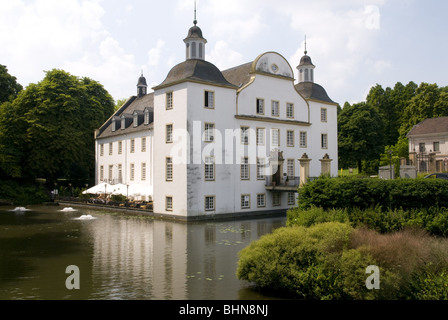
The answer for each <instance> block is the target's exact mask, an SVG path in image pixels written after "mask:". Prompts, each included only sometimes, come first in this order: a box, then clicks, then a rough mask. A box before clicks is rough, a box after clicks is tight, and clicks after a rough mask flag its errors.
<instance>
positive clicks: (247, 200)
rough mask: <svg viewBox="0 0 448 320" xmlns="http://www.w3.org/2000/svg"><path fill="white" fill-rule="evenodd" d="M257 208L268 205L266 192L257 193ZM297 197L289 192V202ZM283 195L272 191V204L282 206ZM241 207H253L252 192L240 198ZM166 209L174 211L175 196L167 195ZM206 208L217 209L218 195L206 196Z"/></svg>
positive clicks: (293, 201)
mask: <svg viewBox="0 0 448 320" xmlns="http://www.w3.org/2000/svg"><path fill="white" fill-rule="evenodd" d="M256 199H257V202H256V205H257V208H264V207H266V193H258V194H257V198H256ZM296 199H297V194H296V193H295V192H288V193H287V204H288V205H291V206H293V205H295V202H296ZM281 202H282V197H281V193H277V192H274V193H272V205H273V206H276V207H277V206H281V205H282V203H281ZM240 205H241V209H250V208H251V195H250V194H242V195H241V200H240ZM165 209H166V211H173V210H174V207H173V197H172V196H167V197H165ZM204 210H205V211H215V210H216V196H214V195H213V196H205V197H204Z"/></svg>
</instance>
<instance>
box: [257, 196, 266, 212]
mask: <svg viewBox="0 0 448 320" xmlns="http://www.w3.org/2000/svg"><path fill="white" fill-rule="evenodd" d="M257 207H258V208H263V207H266V194H264V193H262V194H257Z"/></svg>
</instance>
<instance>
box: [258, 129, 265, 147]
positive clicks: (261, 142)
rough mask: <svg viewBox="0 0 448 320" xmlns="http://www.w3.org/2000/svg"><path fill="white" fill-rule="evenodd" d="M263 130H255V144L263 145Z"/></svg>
mask: <svg viewBox="0 0 448 320" xmlns="http://www.w3.org/2000/svg"><path fill="white" fill-rule="evenodd" d="M265 131H266V130H265V129H264V128H257V144H258V145H264V136H265Z"/></svg>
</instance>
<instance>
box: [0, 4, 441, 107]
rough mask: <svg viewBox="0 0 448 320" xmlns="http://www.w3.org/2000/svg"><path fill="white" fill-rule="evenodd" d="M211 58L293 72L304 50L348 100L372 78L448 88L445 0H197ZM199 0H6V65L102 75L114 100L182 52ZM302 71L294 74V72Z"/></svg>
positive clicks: (40, 72) (31, 73) (38, 74)
mask: <svg viewBox="0 0 448 320" xmlns="http://www.w3.org/2000/svg"><path fill="white" fill-rule="evenodd" d="M197 6H198V13H197V18H198V25H199V26H200V27H201V29H202V31H203V34H204V37H205V38H206V39H207V40H208V44H207V47H206V59H207V60H208V61H210V62H212V63H214V64H215V65H216V66H217V67H218V68H220V69H221V70H224V69H226V68H230V67H233V66H237V65H240V64H243V63H246V62H249V61H253V60H254V59H255V58H256V57H257V56H258V55H259V54H261V53H264V52H266V51H276V52H278V53H280V54H281V55H283V56H284V57H285V58H286V59H287V60H288V61H289V62H290V64H291V66H292V67H293V69H294V70H296V69H295V67H296V66H297V65H298V64H299V61H300V58H301V56H302V55H303V51H304V37H305V35H306V36H307V49H308V54H309V55H310V56H311V58H312V60H313V63H314V65H316V70H315V81H316V82H317V83H319V84H321V85H322V86H324V87H325V88H326V90H327V92H328V94H329V95H330V97H331V98H332V99H333V100H335V101H337V102H339V103H340V104H341V105H343V104H344V102H345V101H349V102H351V103H354V102H359V101H363V100H365V97H366V95H367V93H368V91H369V89H370V88H371V87H372V86H374V85H375V84H377V83H378V84H381V85H382V86H383V87H387V86H394V85H395V83H396V82H398V81H400V82H402V83H403V84H406V83H408V82H409V81H414V82H416V83H417V84H420V83H421V82H429V83H437V84H438V85H439V86H447V85H448V81H447V71H448V62H447V58H448V41H446V40H445V39H446V31H447V30H448V28H447V27H448V22H446V13H447V11H448V2H447V1H438V0H426V1H421V0H420V1H417V0H313V1H309V0H306V1H303V0H277V1H272V0H269V1H268V0H226V1H222V0H219V1H217V0H198V1H197ZM193 8H194V0H169V1H153V0H128V1H122V0H121V1H119V0H2V1H1V4H0V64H3V65H6V66H7V67H8V70H9V72H10V73H11V74H12V75H14V76H16V77H17V79H18V81H19V83H21V84H22V85H24V86H27V85H28V84H29V83H36V82H38V81H40V80H42V78H43V77H44V71H45V70H51V69H53V68H58V69H63V70H66V71H68V72H70V73H72V74H74V75H76V76H80V77H82V76H87V77H90V78H92V79H94V80H97V81H99V82H100V83H102V84H103V85H104V87H105V88H106V89H107V90H108V91H109V92H110V93H111V94H112V96H113V97H114V99H122V98H128V97H129V96H131V95H135V93H136V84H137V80H138V77H139V76H140V73H141V71H142V70H143V73H144V75H145V76H146V78H147V81H148V83H149V84H150V85H157V84H159V83H161V82H162V81H163V80H164V79H165V77H166V75H167V73H168V72H169V70H170V69H171V68H172V67H173V66H175V65H176V64H178V63H180V62H182V61H184V60H185V49H184V43H183V39H184V38H185V37H186V35H187V32H188V29H189V28H190V27H191V26H192V25H193ZM296 77H297V74H296Z"/></svg>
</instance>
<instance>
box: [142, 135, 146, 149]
mask: <svg viewBox="0 0 448 320" xmlns="http://www.w3.org/2000/svg"><path fill="white" fill-rule="evenodd" d="M142 152H146V138H145V137H142Z"/></svg>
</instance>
